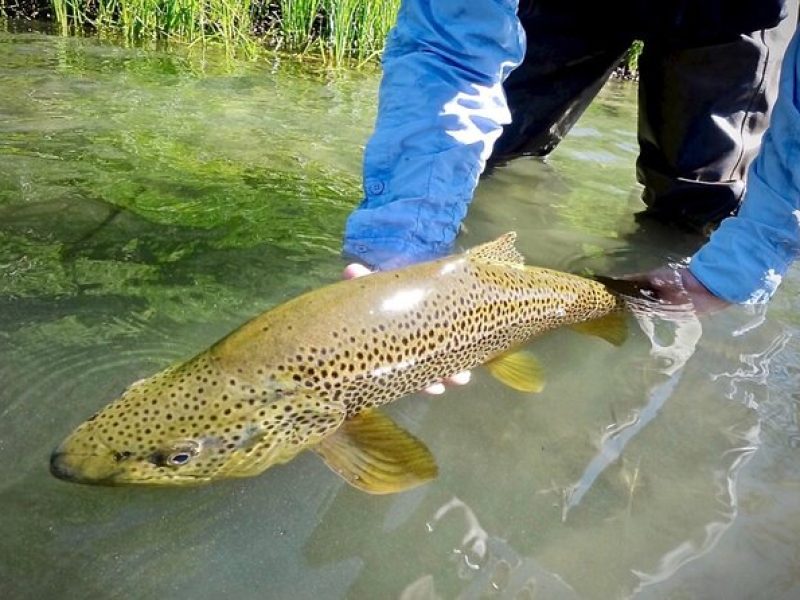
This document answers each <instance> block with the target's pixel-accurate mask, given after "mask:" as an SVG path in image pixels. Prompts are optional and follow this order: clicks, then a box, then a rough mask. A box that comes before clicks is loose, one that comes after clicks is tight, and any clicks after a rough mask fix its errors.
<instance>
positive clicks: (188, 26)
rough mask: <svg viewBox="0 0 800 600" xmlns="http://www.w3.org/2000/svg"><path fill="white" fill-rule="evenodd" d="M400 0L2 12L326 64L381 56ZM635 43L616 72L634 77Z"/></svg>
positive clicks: (39, 1)
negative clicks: (287, 55)
mask: <svg viewBox="0 0 800 600" xmlns="http://www.w3.org/2000/svg"><path fill="white" fill-rule="evenodd" d="M400 1H401V0H0V15H3V14H5V15H6V16H10V17H22V18H26V19H37V20H43V21H51V22H54V23H55V24H56V25H57V27H58V29H59V30H60V32H61V33H62V34H65V35H69V34H83V33H87V32H94V33H98V34H100V35H103V36H108V37H115V38H121V39H122V40H124V41H125V42H126V43H129V44H142V43H147V42H179V43H183V44H189V45H192V46H194V45H200V46H205V45H207V44H217V45H222V46H223V47H224V48H225V50H226V53H227V54H228V55H230V56H234V55H239V56H251V57H252V56H256V55H257V54H258V52H259V50H261V49H265V48H266V49H271V50H275V49H279V50H286V51H289V52H291V53H293V54H295V55H299V56H301V57H302V56H310V57H316V58H320V59H322V60H323V61H324V62H326V63H332V64H337V65H342V64H365V63H369V62H371V61H372V59H376V58H378V57H379V56H380V55H381V53H382V51H383V47H384V44H385V41H386V37H387V35H388V33H389V29H390V28H391V27H392V25H393V24H394V21H395V19H396V17H397V11H398V9H399V6H400ZM641 50H642V44H641V42H634V45H633V46H632V47H631V48H630V49H629V50H628V52H627V53H626V55H625V56H624V58H623V59H622V60H621V62H620V65H619V67H618V68H617V70H616V71H615V73H614V74H615V75H616V76H618V77H621V78H625V79H635V78H636V66H637V62H638V58H639V54H640V53H641Z"/></svg>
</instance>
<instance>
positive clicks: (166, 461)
mask: <svg viewBox="0 0 800 600" xmlns="http://www.w3.org/2000/svg"><path fill="white" fill-rule="evenodd" d="M198 454H200V444H199V443H197V442H195V441H191V440H186V441H182V442H179V443H177V444H175V445H173V446H172V447H171V448H169V449H168V450H162V451H160V452H156V453H154V454H153V455H152V456H151V457H150V462H152V463H153V464H155V465H158V466H161V467H182V466H183V465H185V464H187V463H189V462H191V460H192V459H193V458H194V457H195V456H197V455H198Z"/></svg>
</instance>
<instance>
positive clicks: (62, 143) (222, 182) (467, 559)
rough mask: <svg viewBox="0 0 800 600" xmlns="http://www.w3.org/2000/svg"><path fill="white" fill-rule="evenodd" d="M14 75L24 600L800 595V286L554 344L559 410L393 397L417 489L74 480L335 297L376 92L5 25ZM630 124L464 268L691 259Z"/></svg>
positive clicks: (468, 398) (598, 108) (543, 190)
mask: <svg viewBox="0 0 800 600" xmlns="http://www.w3.org/2000/svg"><path fill="white" fill-rule="evenodd" d="M0 56H2V58H3V60H2V61H0V532H2V535H0V596H1V597H3V598H44V597H60V598H87V597H97V598H168V597H186V598H219V597H231V598H233V597H237V598H403V599H433V598H465V599H466V598H520V599H521V598H534V597H537V598H589V599H594V598H622V597H632V596H635V597H642V598H756V597H759V598H767V597H768V598H796V597H798V596H799V595H800V569H798V561H800V428H799V427H798V419H799V418H800V408H799V407H800V400H799V399H800V394H798V392H797V389H798V382H800V352H798V346H797V340H796V338H797V335H798V333H800V326H799V325H798V308H800V303H799V302H798V300H797V291H798V286H799V284H800V276H799V275H798V271H797V270H795V271H793V272H792V273H791V276H790V277H789V278H788V279H787V281H785V283H784V285H783V287H782V288H781V291H780V292H779V294H778V295H777V296H776V298H775V299H774V300H773V302H772V304H771V305H770V306H769V310H768V311H764V310H745V309H742V308H736V309H731V310H728V311H725V312H723V313H721V314H718V315H715V316H712V317H709V318H704V319H703V320H702V321H701V322H700V323H699V324H698V323H696V322H691V321H689V322H684V323H677V324H676V323H670V322H661V321H658V320H653V319H650V320H648V319H645V318H642V319H641V323H640V322H639V321H637V320H636V319H634V318H631V319H630V336H629V339H628V341H627V342H626V343H625V344H624V345H623V346H622V347H620V348H614V347H612V346H610V345H608V344H606V343H605V342H603V341H601V340H598V339H594V338H587V337H585V336H582V335H579V334H577V333H575V332H572V331H568V330H563V331H556V332H552V333H550V334H548V335H546V336H543V337H542V338H540V339H538V340H536V341H535V342H534V343H532V345H531V349H532V350H533V351H534V352H535V353H536V354H537V356H538V357H539V359H540V361H541V362H542V364H543V365H544V368H545V372H546V376H547V385H546V388H545V390H544V391H543V392H542V393H541V394H538V395H526V394H521V393H518V392H513V391H509V390H507V389H505V388H503V387H502V386H501V385H500V384H499V383H497V382H496V381H495V380H493V379H490V378H489V377H488V376H487V375H486V374H485V373H483V372H476V373H475V381H474V383H473V384H471V385H469V386H467V387H465V388H461V389H458V390H453V391H450V392H449V393H448V394H446V395H445V396H443V397H435V398H433V397H427V396H423V395H419V396H415V397H410V398H406V399H403V400H401V401H399V402H397V403H395V404H394V405H392V406H391V407H389V408H388V411H389V412H390V413H391V414H392V415H393V416H394V417H395V419H396V420H397V421H398V422H399V423H401V424H402V425H403V426H404V427H406V428H407V429H409V430H410V431H412V432H413V433H414V434H415V435H417V436H418V437H420V438H421V439H422V440H424V441H425V443H426V444H427V445H428V446H429V447H430V448H431V450H432V452H433V453H434V455H435V456H436V458H437V460H438V463H439V469H440V476H439V478H438V479H437V480H436V481H435V482H433V483H431V484H429V485H426V486H423V487H421V488H418V489H416V490H414V491H411V492H408V493H404V494H400V495H396V496H390V497H373V496H368V495H365V494H362V493H359V492H357V491H355V490H353V489H351V488H348V487H347V486H346V485H345V484H343V483H342V482H341V481H340V480H339V479H338V478H337V477H336V476H335V475H334V474H333V473H332V472H330V471H329V470H328V469H327V468H326V467H325V466H324V465H323V464H322V462H321V461H319V460H318V459H317V458H316V457H315V456H313V455H312V454H310V453H306V454H303V455H301V456H300V457H298V458H296V459H295V460H293V461H292V462H290V463H289V464H287V465H285V466H282V467H276V468H274V469H271V470H269V471H267V472H266V473H264V474H263V475H261V476H259V477H255V478H252V479H247V480H240V481H229V482H221V483H217V484H214V485H210V486H206V487H200V488H183V489H146V488H100V487H86V486H79V485H73V484H68V483H64V482H62V481H58V480H56V479H54V478H52V477H51V476H50V475H49V473H48V470H47V461H48V457H49V453H50V451H51V449H52V448H53V447H54V446H55V445H56V444H57V443H58V442H60V440H61V439H62V438H63V437H64V436H65V435H66V434H67V433H68V432H69V431H71V429H72V428H73V427H74V426H75V425H77V424H78V423H79V422H81V421H82V420H84V419H85V418H86V417H87V416H88V415H90V414H91V413H92V412H93V411H95V410H96V409H97V408H99V407H100V406H102V405H104V404H105V403H106V402H107V401H109V400H111V399H112V398H113V397H114V396H115V395H116V394H118V393H119V392H120V391H121V390H122V389H124V387H126V386H127V385H128V384H129V383H130V382H132V381H134V380H136V379H139V378H141V377H143V376H146V375H148V374H151V373H153V372H155V371H156V370H158V369H160V368H162V367H164V366H166V365H168V364H170V363H171V362H173V361H176V360H180V359H183V358H187V357H189V356H191V355H193V354H194V353H195V352H197V351H198V350H201V349H203V348H205V347H206V346H207V345H208V344H210V343H211V342H213V341H215V340H216V339H217V338H219V337H220V336H221V335H223V334H224V333H226V332H228V331H230V330H231V329H233V328H235V327H236V326H237V325H239V324H240V323H242V322H243V321H244V320H246V319H247V318H249V317H250V316H253V315H255V314H257V313H259V312H261V311H262V310H265V309H267V308H269V307H271V306H273V305H275V304H276V303H278V302H280V301H282V300H284V299H287V298H289V297H292V296H294V295H296V294H297V293H299V292H301V291H303V290H307V289H310V288H313V287H315V286H319V285H321V284H324V283H327V282H331V281H334V280H336V279H337V278H338V276H339V273H340V270H341V267H342V266H343V261H342V260H341V258H340V257H339V255H338V251H339V241H340V236H341V230H342V225H343V222H344V219H345V217H346V215H347V213H348V211H349V210H350V208H351V207H352V205H353V204H354V202H355V201H356V199H357V196H358V188H359V170H360V158H361V151H362V146H363V143H364V141H365V139H366V137H367V135H368V134H369V129H370V126H371V121H372V118H373V116H374V104H375V91H376V85H377V79H376V78H375V76H374V75H369V74H347V75H343V74H337V75H331V74H326V73H325V72H324V71H319V70H315V69H312V68H308V67H303V66H299V65H296V64H292V63H291V62H287V61H285V60H284V61H278V60H274V61H264V60H262V61H261V62H258V63H246V64H233V65H231V64H227V65H226V64H224V63H219V62H216V61H215V59H213V58H212V57H206V59H205V60H203V59H201V58H198V57H192V58H180V57H176V56H174V55H169V54H163V53H157V52H146V51H142V50H136V49H124V48H120V47H117V46H114V45H111V44H109V43H100V42H97V41H92V40H76V39H60V38H57V37H49V36H46V35H42V34H37V33H11V32H9V31H6V32H2V33H0ZM635 112H636V107H635V88H633V87H630V86H628V85H615V84H610V85H609V86H608V87H607V88H606V89H605V90H604V92H603V93H602V95H601V97H600V98H599V99H598V101H597V102H596V103H595V104H594V105H593V106H592V107H591V108H590V109H589V111H588V112H587V114H586V115H585V116H584V118H583V119H582V120H581V121H580V123H579V124H578V126H577V128H576V129H575V130H574V131H573V132H572V133H571V134H570V136H569V137H568V138H567V140H566V141H565V142H564V143H563V144H562V146H560V147H559V148H558V150H557V151H556V153H555V154H554V155H553V156H552V157H551V158H550V159H549V160H548V161H547V162H546V163H542V162H539V161H533V160H520V161H517V162H515V163H513V164H512V165H510V166H508V167H506V168H503V169H500V170H498V171H496V172H495V173H493V174H492V175H491V176H490V177H488V178H485V179H484V181H483V182H482V184H481V186H480V189H479V191H478V194H477V197H476V200H475V203H474V205H473V207H472V210H471V212H470V216H469V218H468V221H467V223H466V227H467V233H466V234H465V235H464V236H463V239H462V240H461V244H462V245H463V246H469V245H472V244H473V243H477V242H480V241H485V240H488V239H490V238H492V237H494V236H496V235H498V234H500V233H502V232H504V231H506V230H509V229H515V230H517V231H518V232H519V234H520V246H521V249H522V251H523V253H524V254H525V255H526V257H527V258H528V261H529V262H530V263H531V264H537V265H541V266H547V267H552V268H557V269H562V270H569V271H573V272H578V273H588V272H596V273H609V274H619V273H626V272H631V271H636V270H641V269H645V268H648V267H651V266H654V265H657V264H660V263H662V262H663V261H665V260H668V259H672V258H678V257H680V256H683V255H685V254H686V253H687V252H690V251H691V250H692V248H694V247H695V246H696V245H697V244H698V243H699V240H698V239H696V238H689V237H686V236H682V235H679V234H676V233H674V232H670V231H666V230H660V229H657V228H656V229H654V228H652V227H649V228H648V229H647V230H642V229H640V228H639V227H638V226H637V225H636V224H635V221H634V217H633V215H634V213H635V212H636V211H638V210H639V209H640V206H639V203H638V200H637V195H638V188H637V185H636V183H635V181H634V176H633V162H634V159H635V156H636V138H635V133H634V123H635ZM649 328H650V329H652V331H651V330H650V329H649ZM648 331H649V335H648Z"/></svg>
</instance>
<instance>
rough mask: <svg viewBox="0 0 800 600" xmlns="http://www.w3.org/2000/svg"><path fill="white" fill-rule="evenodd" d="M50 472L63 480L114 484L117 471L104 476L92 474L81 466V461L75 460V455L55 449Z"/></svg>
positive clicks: (51, 457) (51, 458)
mask: <svg viewBox="0 0 800 600" xmlns="http://www.w3.org/2000/svg"><path fill="white" fill-rule="evenodd" d="M50 474H51V475H53V477H57V478H58V479H61V480H63V481H70V482H72V483H86V484H94V485H114V484H115V482H114V480H113V477H114V475H115V473H108V474H105V475H102V476H90V475H88V474H87V473H86V472H85V470H84V469H82V468H81V465H80V463H79V462H76V461H75V456H74V455H72V454H69V453H67V452H61V451H60V450H55V451H53V453H52V454H51V455H50Z"/></svg>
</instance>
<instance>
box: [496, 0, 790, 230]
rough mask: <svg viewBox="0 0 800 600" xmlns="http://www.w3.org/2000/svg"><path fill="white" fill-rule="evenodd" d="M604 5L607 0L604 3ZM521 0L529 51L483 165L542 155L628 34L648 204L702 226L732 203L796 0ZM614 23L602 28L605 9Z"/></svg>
mask: <svg viewBox="0 0 800 600" xmlns="http://www.w3.org/2000/svg"><path fill="white" fill-rule="evenodd" d="M599 5H602V7H601V6H599ZM613 5H614V10H609V5H608V4H603V3H600V2H596V1H595V2H585V1H583V0H578V1H575V0H573V1H571V2H570V1H568V0H555V1H554V0H520V6H519V17H520V21H521V22H522V25H523V27H524V28H525V32H526V35H527V51H526V54H525V60H524V62H523V63H522V64H521V65H520V66H519V67H518V68H517V69H516V70H514V71H513V72H512V73H511V75H510V76H509V77H508V79H507V80H506V83H505V90H506V95H507V97H508V104H509V107H510V109H511V115H512V123H511V124H510V125H508V126H506V127H505V128H504V131H503V134H502V136H501V137H500V139H499V140H498V141H497V143H496V145H495V149H494V152H493V154H492V157H491V159H490V161H489V164H490V165H494V164H498V163H501V162H505V161H507V160H509V159H512V158H515V157H518V156H523V155H528V156H530V155H533V156H545V155H547V154H548V153H549V152H550V151H551V150H553V148H555V147H556V145H557V144H558V142H559V141H561V139H562V138H563V137H564V136H565V135H566V133H567V132H568V131H569V130H570V128H571V127H572V126H573V125H574V124H575V122H576V121H577V120H578V117H580V115H581V114H582V113H583V111H584V110H585V109H586V107H587V106H588V105H589V103H590V102H591V101H592V99H593V98H594V96H595V95H596V94H597V92H598V91H599V90H600V88H601V87H602V86H603V84H604V83H605V82H606V81H607V79H608V77H609V75H610V73H611V71H612V70H613V69H614V68H615V67H616V66H617V65H618V63H619V61H620V59H621V58H622V56H623V54H624V53H625V51H626V50H627V48H628V47H629V46H630V45H631V43H632V42H633V40H635V39H641V40H643V41H644V51H643V54H642V56H641V57H640V61H639V76H640V79H639V123H638V134H639V147H640V153H639V159H638V161H637V178H638V180H639V182H641V183H642V184H643V185H644V186H645V190H644V192H643V194H642V200H643V201H644V203H645V204H646V205H647V207H648V213H649V214H651V215H652V216H655V217H657V218H659V219H661V220H664V221H668V222H674V223H679V224H681V225H685V226H688V227H691V228H695V229H700V228H703V227H704V226H706V225H708V224H715V223H717V222H719V221H720V220H721V219H723V218H724V217H726V216H728V215H730V214H732V213H733V212H735V211H736V209H737V207H738V205H739V201H740V200H741V197H742V193H743V191H744V178H745V174H746V171H747V167H748V166H749V164H750V162H751V160H752V159H753V158H754V157H755V154H756V152H757V150H758V143H759V141H760V136H761V134H762V133H763V132H764V130H765V129H766V126H767V123H768V120H769V112H770V109H771V107H772V104H773V103H774V100H775V97H776V94H777V89H778V75H779V70H780V63H781V60H782V58H783V54H784V51H785V49H786V46H787V45H788V43H789V40H790V39H791V37H792V34H793V32H794V29H795V27H796V25H797V0H788V2H786V1H784V0H740V1H736V0H727V1H726V0H682V1H676V0H663V1H662V2H647V1H645V0H623V1H621V2H618V3H614V4H613ZM609 19H610V20H611V21H612V22H613V25H612V26H611V27H609V26H608V25H607V24H606V23H607V22H608V20H609Z"/></svg>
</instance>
